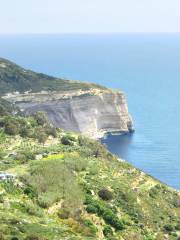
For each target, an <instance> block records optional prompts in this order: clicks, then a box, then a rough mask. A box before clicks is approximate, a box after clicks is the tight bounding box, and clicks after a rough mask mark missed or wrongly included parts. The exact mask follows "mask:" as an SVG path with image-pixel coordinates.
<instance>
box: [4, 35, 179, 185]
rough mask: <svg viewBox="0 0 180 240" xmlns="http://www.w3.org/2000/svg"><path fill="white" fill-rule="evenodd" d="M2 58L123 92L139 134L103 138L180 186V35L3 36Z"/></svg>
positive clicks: (114, 149) (124, 155)
mask: <svg viewBox="0 0 180 240" xmlns="http://www.w3.org/2000/svg"><path fill="white" fill-rule="evenodd" d="M0 56H1V57H4V58H8V59H10V60H12V61H15V62H16V63H18V64H20V65H22V66H23V67H25V68H29V69H33V70H35V71H38V72H43V73H47V74H50V75H54V76H60V77H64V78H67V79H77V80H82V81H91V82H96V83H99V84H103V85H106V86H108V87H111V88H114V89H121V90H123V91H124V92H125V94H126V96H127V100H128V105H129V112H130V113H131V115H132V116H133V119H134V127H135V129H136V132H135V133H134V134H133V135H126V136H109V137H108V138H107V139H105V140H104V141H103V142H104V143H105V144H106V145H107V147H108V149H109V150H110V151H111V152H113V153H115V154H117V155H118V156H120V157H121V158H123V159H125V160H126V161H128V162H129V163H131V164H133V165H134V166H136V167H137V168H140V169H142V170H143V171H145V172H146V173H148V174H150V175H152V176H154V177H155V178H157V179H159V180H160V181H162V182H164V183H166V184H168V185H169V186H172V187H174V188H176V189H180V35H178V34H171V35H170V34H169V35H168V34H144V35H143V34H101V35H98V34H89V35H80V34H77V35H75V34H65V35H19V36H11V35H9V36H2V35H1V36H0Z"/></svg>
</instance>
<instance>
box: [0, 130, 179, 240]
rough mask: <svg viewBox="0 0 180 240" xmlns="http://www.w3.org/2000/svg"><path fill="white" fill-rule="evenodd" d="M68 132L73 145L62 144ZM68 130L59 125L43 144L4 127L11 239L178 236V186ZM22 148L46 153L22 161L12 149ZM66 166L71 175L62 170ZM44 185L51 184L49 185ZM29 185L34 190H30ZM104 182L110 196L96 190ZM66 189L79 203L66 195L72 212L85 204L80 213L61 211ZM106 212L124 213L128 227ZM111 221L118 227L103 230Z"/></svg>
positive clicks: (5, 221)
mask: <svg viewBox="0 0 180 240" xmlns="http://www.w3.org/2000/svg"><path fill="white" fill-rule="evenodd" d="M64 135H65V136H66V135H67V136H68V138H70V139H71V143H70V145H63V144H62V143H61V141H60V138H62V136H64ZM71 135H72V134H71ZM69 136H70V135H69V134H67V133H64V132H59V133H58V137H57V138H49V140H48V141H47V142H46V144H45V145H42V144H40V143H38V142H37V141H36V140H35V139H32V138H22V137H20V136H18V135H17V136H13V137H11V136H8V135H6V134H4V133H3V132H2V131H1V135H0V139H1V143H0V149H1V151H0V158H1V161H0V169H3V170H4V171H7V172H11V173H15V174H17V180H16V182H15V183H13V184H12V183H3V182H1V183H0V232H1V234H2V235H3V236H4V238H5V239H12V237H13V236H16V237H18V239H26V237H27V236H29V237H30V236H31V238H29V239H83V240H85V239H87V240H88V239H127V240H131V239H143V240H145V239H146V240H150V239H159V240H161V239H178V235H180V232H179V230H178V224H179V222H178V219H179V216H180V208H179V207H178V206H177V205H176V203H177V201H178V199H179V193H177V192H176V191H174V190H172V189H170V188H168V187H167V186H165V185H163V184H161V183H160V182H158V181H156V180H155V179H153V178H152V177H150V176H148V175H146V174H144V173H142V172H141V171H139V170H137V169H135V168H133V167H132V166H131V165H129V164H127V163H126V162H123V161H118V160H117V158H116V157H114V156H113V155H111V154H110V153H109V152H107V151H106V149H105V148H104V147H102V146H101V145H100V144H97V143H96V142H94V141H91V140H88V139H84V138H81V137H80V138H79V140H77V137H78V136H77V135H74V138H72V136H71V137H69ZM22 150H23V151H25V152H31V153H32V152H33V159H34V158H35V156H37V155H39V154H43V153H46V156H44V158H43V159H41V160H25V161H23V162H22V161H21V160H19V159H18V158H16V159H14V156H13V155H16V154H17V153H19V152H22ZM9 153H13V155H9ZM42 169H43V171H41V170H42ZM51 170H52V171H51ZM66 171H68V174H70V175H68V174H67V175H63V174H64V172H66ZM45 173H46V174H47V175H45ZM23 176H25V177H23ZM61 176H64V187H65V189H64V190H63V186H62V185H61V184H62V179H61ZM43 177H45V179H43ZM37 178H38V179H39V180H38V181H37V182H36V179H37ZM28 179H29V180H28ZM52 179H53V180H52ZM39 181H40V182H39ZM43 181H45V182H44V183H45V185H43ZM29 184H30V185H29ZM40 185H41V186H43V187H45V189H44V190H43V191H42V189H40V188H39V186H40ZM27 187H31V188H30V189H31V190H32V189H33V191H35V192H36V194H30V193H29V192H28V191H27ZM103 188H106V189H108V190H109V191H110V192H111V193H112V195H113V197H112V199H111V200H109V201H104V200H102V199H101V198H100V197H99V196H98V192H99V190H101V189H103ZM73 189H74V193H73ZM63 191H65V192H66V194H67V195H68V194H69V195H68V196H69V198H70V197H73V200H74V202H73V204H72V199H71V205H70V202H69V201H67V208H69V207H70V209H71V213H72V212H73V211H74V208H76V209H78V208H81V211H82V212H81V214H80V215H78V217H77V216H69V217H68V218H67V219H64V218H62V217H61V216H60V215H59V212H60V211H61V210H62V208H63V207H62V202H63V201H66V199H65V198H64V197H63ZM72 194H74V195H72ZM40 198H41V202H40ZM69 198H68V199H69ZM42 199H43V203H44V202H45V201H46V203H47V204H46V206H45V207H42V206H43V205H42ZM78 199H81V200H83V202H84V204H83V205H81V203H79V202H78ZM68 204H69V205H68ZM78 204H79V205H78ZM63 209H64V208H63ZM86 209H87V210H88V211H87V210H86ZM92 210H93V211H92ZM109 211H110V213H109ZM107 214H109V215H111V217H112V218H113V219H114V220H117V219H118V221H120V223H121V224H122V226H123V229H122V230H115V229H116V227H114V226H113V223H112V222H109V220H108V218H107V216H106V215H107ZM109 215H108V216H109ZM167 226H168V227H169V228H170V229H169V230H168V229H165V227H166V228H167ZM109 227H110V228H111V231H113V233H111V234H109V235H108V236H107V237H105V236H104V235H103V230H104V229H105V228H106V229H107V228H109Z"/></svg>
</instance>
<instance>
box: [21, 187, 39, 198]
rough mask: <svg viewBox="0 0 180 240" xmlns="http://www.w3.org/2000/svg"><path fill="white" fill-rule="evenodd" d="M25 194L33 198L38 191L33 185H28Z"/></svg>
mask: <svg viewBox="0 0 180 240" xmlns="http://www.w3.org/2000/svg"><path fill="white" fill-rule="evenodd" d="M24 194H26V195H28V196H29V197H30V198H33V197H36V196H37V193H36V191H35V190H34V189H33V188H32V187H31V186H27V187H26V188H25V189H24Z"/></svg>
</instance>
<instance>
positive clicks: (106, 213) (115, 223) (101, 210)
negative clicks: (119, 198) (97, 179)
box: [86, 197, 124, 230]
mask: <svg viewBox="0 0 180 240" xmlns="http://www.w3.org/2000/svg"><path fill="white" fill-rule="evenodd" d="M86 202H89V204H88V205H87V207H86V211H87V212H88V213H96V214H97V215H98V216H99V217H102V218H103V219H104V221H105V222H106V223H107V224H109V225H111V226H112V227H114V228H115V229H116V230H123V229H124V223H123V221H121V220H120V219H119V218H118V217H117V216H116V214H115V213H114V212H113V211H112V210H111V209H109V208H107V206H103V205H102V204H101V203H99V202H98V201H95V200H93V199H92V198H91V199H90V197H89V198H86Z"/></svg>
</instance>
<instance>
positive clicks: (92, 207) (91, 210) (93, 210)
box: [86, 204, 98, 213]
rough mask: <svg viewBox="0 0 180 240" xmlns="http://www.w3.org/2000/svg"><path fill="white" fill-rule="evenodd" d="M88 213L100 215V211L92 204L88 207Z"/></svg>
mask: <svg viewBox="0 0 180 240" xmlns="http://www.w3.org/2000/svg"><path fill="white" fill-rule="evenodd" d="M86 211H87V212H88V213H98V209H97V208H96V207H95V206H94V205H92V204H89V205H88V206H87V207H86Z"/></svg>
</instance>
